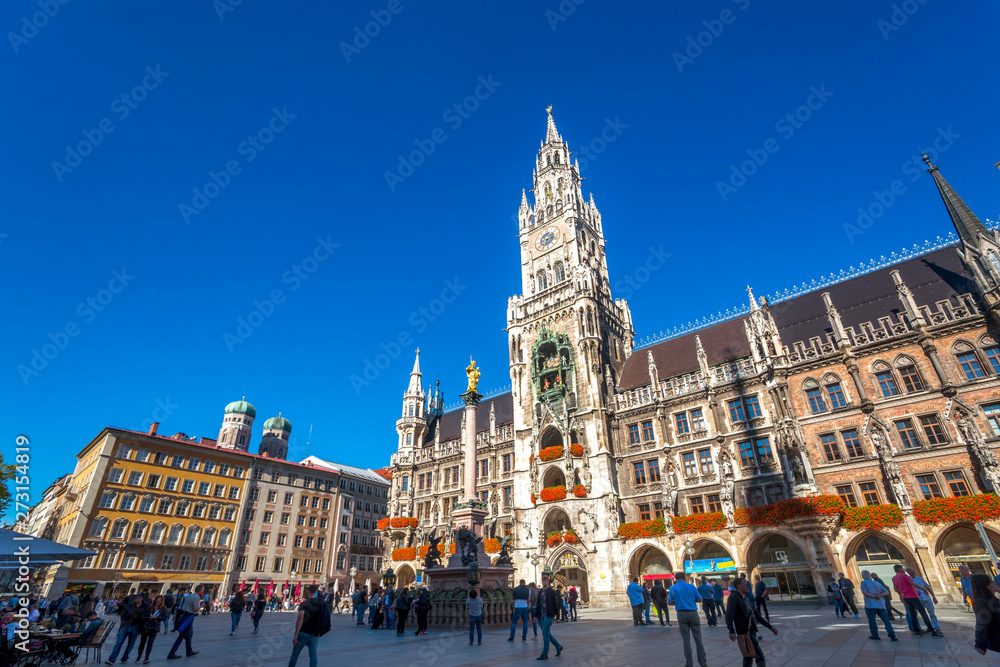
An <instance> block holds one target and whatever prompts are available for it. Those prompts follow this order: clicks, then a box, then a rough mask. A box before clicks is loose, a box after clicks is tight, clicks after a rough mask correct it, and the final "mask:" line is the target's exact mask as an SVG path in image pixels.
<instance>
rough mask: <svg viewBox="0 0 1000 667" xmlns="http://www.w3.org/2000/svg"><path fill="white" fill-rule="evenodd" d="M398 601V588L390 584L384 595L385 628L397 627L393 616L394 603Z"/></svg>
mask: <svg viewBox="0 0 1000 667" xmlns="http://www.w3.org/2000/svg"><path fill="white" fill-rule="evenodd" d="M395 603H396V589H394V588H393V587H392V586H389V587H388V588H386V589H385V594H384V595H383V596H382V608H383V609H385V628H386V630H392V629H394V628H395V627H396V623H395V619H394V618H393V605H394V604H395Z"/></svg>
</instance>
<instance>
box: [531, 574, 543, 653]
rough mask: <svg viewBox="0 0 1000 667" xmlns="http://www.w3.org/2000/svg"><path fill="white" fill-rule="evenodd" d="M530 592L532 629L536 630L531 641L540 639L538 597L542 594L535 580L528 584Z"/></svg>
mask: <svg viewBox="0 0 1000 667" xmlns="http://www.w3.org/2000/svg"><path fill="white" fill-rule="evenodd" d="M528 592H529V594H530V597H529V598H528V609H529V610H530V611H531V629H532V630H533V631H534V636H532V638H531V641H537V640H538V621H539V618H538V598H539V596H540V595H541V590H540V589H539V588H538V586H537V585H535V582H533V581H532V582H531V583H530V584H528Z"/></svg>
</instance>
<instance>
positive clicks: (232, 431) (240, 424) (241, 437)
mask: <svg viewBox="0 0 1000 667" xmlns="http://www.w3.org/2000/svg"><path fill="white" fill-rule="evenodd" d="M246 398H247V397H246V396H244V397H243V398H242V399H240V400H238V401H233V402H232V403H230V404H229V405H227V406H226V411H225V414H224V415H223V417H222V428H220V429H219V439H218V444H219V447H222V448H224V449H236V450H239V451H241V452H245V451H247V450H248V449H249V448H250V432H251V430H252V429H253V420H254V418H255V417H256V416H257V410H256V409H254V407H253V405H251V404H250V403H247V401H246Z"/></svg>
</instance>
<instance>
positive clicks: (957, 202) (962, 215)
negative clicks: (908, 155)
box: [923, 153, 992, 250]
mask: <svg viewBox="0 0 1000 667" xmlns="http://www.w3.org/2000/svg"><path fill="white" fill-rule="evenodd" d="M923 156H924V162H926V163H927V166H928V169H927V173H929V174H930V175H931V177H933V178H934V184H935V185H937V188H938V192H939V193H941V199H942V200H943V201H944V206H945V208H946V209H948V215H949V216H951V221H952V223H953V224H954V225H955V231H957V232H958V238H959V239H961V241H962V242H963V243H964V244H965V245H966V246H969V247H972V248H975V249H977V250H978V249H979V238H980V235H983V236H986V237H989V236H992V235H991V234H990V231H989V230H988V229H986V225H984V224H983V223H982V222H980V220H979V218H977V217H976V214H975V213H973V212H972V209H971V208H969V205H968V204H966V203H965V202H964V201H963V200H962V198H961V197H959V196H958V193H957V192H955V190H954V188H952V187H951V184H950V183H948V181H946V180H945V179H944V176H942V175H941V172H940V171H938V168H937V165H934V164H931V159H930V157H928V156H927V153H923Z"/></svg>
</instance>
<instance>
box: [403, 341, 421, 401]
mask: <svg viewBox="0 0 1000 667" xmlns="http://www.w3.org/2000/svg"><path fill="white" fill-rule="evenodd" d="M420 378H421V375H420V348H419V347H418V348H417V356H416V358H414V360H413V370H412V371H410V385H409V386H408V387H407V388H406V393H407V394H419V393H420Z"/></svg>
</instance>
